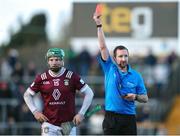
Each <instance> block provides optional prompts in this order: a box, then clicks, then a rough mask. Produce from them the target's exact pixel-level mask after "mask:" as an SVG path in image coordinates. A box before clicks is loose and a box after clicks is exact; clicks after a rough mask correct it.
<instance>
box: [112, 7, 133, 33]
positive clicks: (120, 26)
mask: <svg viewBox="0 0 180 136" xmlns="http://www.w3.org/2000/svg"><path fill="white" fill-rule="evenodd" d="M130 16H131V15H130V10H129V9H128V8H122V7H119V8H115V9H114V10H112V13H111V27H112V29H113V31H114V32H118V33H128V32H130Z"/></svg>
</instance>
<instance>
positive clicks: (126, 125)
mask: <svg viewBox="0 0 180 136" xmlns="http://www.w3.org/2000/svg"><path fill="white" fill-rule="evenodd" d="M102 127H103V131H104V134H105V135H137V126H136V117H135V115H128V114H119V113H115V112H112V111H106V112H105V118H104V120H103V124H102Z"/></svg>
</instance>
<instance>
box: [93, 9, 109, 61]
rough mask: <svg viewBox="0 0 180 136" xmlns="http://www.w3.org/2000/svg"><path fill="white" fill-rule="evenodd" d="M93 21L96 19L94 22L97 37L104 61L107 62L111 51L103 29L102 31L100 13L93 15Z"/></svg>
mask: <svg viewBox="0 0 180 136" xmlns="http://www.w3.org/2000/svg"><path fill="white" fill-rule="evenodd" d="M93 19H94V21H95V23H96V27H97V36H98V41H99V48H100V52H101V57H102V59H103V60H105V61H106V60H107V59H108V57H109V51H108V48H107V46H106V42H105V36H104V32H103V29H102V21H101V15H100V14H99V13H96V12H95V13H94V15H93Z"/></svg>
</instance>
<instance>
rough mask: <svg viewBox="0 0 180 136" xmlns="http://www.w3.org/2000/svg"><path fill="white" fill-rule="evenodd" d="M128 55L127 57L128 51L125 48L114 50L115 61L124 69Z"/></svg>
mask: <svg viewBox="0 0 180 136" xmlns="http://www.w3.org/2000/svg"><path fill="white" fill-rule="evenodd" d="M128 57H129V53H128V51H127V50H117V51H116V56H115V61H116V63H117V64H118V65H119V67H120V68H121V69H124V68H126V67H127V65H128Z"/></svg>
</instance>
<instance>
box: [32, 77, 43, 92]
mask: <svg viewBox="0 0 180 136" xmlns="http://www.w3.org/2000/svg"><path fill="white" fill-rule="evenodd" d="M40 85H41V78H40V75H37V76H36V78H35V79H34V81H33V82H32V84H31V85H30V87H29V88H30V89H31V90H32V91H33V92H35V93H38V92H39V90H40Z"/></svg>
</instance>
